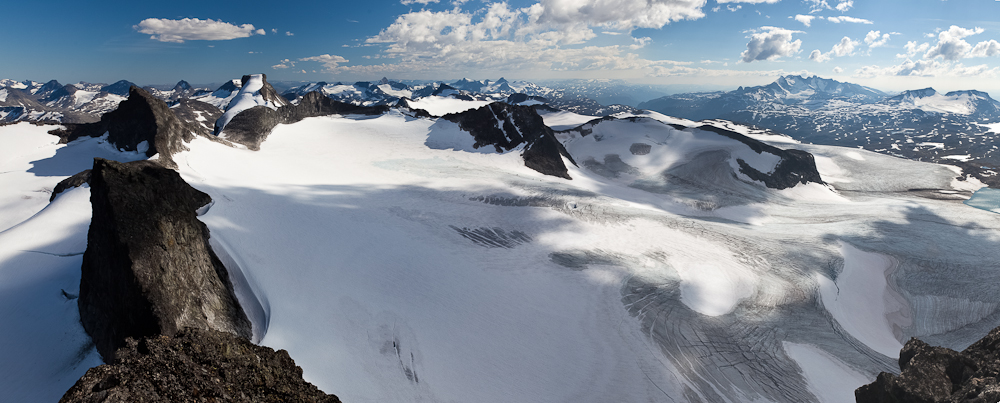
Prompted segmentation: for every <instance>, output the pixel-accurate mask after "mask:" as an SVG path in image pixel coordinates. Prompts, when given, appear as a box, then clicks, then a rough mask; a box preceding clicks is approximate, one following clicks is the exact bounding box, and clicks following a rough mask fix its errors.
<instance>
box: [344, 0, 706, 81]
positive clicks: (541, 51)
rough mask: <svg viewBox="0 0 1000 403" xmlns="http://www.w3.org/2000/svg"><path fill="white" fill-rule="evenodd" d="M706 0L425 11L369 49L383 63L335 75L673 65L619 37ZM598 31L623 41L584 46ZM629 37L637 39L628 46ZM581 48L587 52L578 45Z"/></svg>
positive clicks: (555, 1)
mask: <svg viewBox="0 0 1000 403" xmlns="http://www.w3.org/2000/svg"><path fill="white" fill-rule="evenodd" d="M706 2H707V0H584V1H579V0H540V1H539V2H538V3H535V4H532V5H530V6H528V7H524V8H511V7H510V6H509V5H508V4H507V3H503V2H502V3H492V4H487V5H485V6H484V8H482V9H479V10H470V11H465V10H463V9H461V8H458V7H456V8H453V9H451V10H445V11H430V10H420V11H414V12H410V13H407V14H403V15H400V16H399V17H397V18H396V20H395V21H394V22H393V23H392V24H391V25H389V26H388V27H386V28H384V29H382V30H381V31H380V32H379V33H378V34H377V35H375V36H372V37H369V38H367V39H366V40H365V44H366V45H370V46H371V45H377V46H382V47H383V50H382V58H384V59H390V60H393V62H387V63H384V64H381V65H365V66H359V65H355V66H345V65H343V63H346V62H343V63H335V64H332V65H331V66H328V68H327V71H330V72H348V73H356V74H358V75H361V74H375V73H386V72H408V73H413V72H452V71H455V70H456V69H462V70H466V71H468V70H498V69H505V70H514V69H517V70H522V71H526V70H535V71H538V70H544V71H560V70H640V71H644V72H646V73H648V72H651V71H652V69H651V68H652V67H653V66H662V65H666V64H670V62H669V61H665V60H647V59H643V58H641V57H639V56H638V55H636V54H633V53H629V51H630V50H633V49H638V48H641V47H643V46H645V45H647V44H648V43H650V41H651V40H650V39H649V38H645V37H643V38H632V37H631V36H627V37H626V36H624V35H616V34H626V33H630V32H631V31H632V30H634V29H636V28H661V27H663V26H664V25H666V24H668V23H670V22H672V21H678V20H683V19H697V18H701V17H703V16H704V13H703V12H702V7H704V5H705V3H706ZM595 28H599V29H596V31H597V32H602V33H606V34H608V35H611V36H610V37H606V38H609V39H610V38H613V37H615V36H619V37H621V39H620V40H616V41H618V42H619V44H617V45H611V46H587V44H586V42H587V41H589V40H591V39H593V38H595V37H596V36H597V33H595ZM626 38H630V39H632V41H631V43H629V41H627V39H626ZM576 45H582V46H576Z"/></svg>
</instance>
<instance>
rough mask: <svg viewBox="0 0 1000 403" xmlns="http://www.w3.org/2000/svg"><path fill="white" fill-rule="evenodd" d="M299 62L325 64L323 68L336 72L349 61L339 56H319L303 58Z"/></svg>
mask: <svg viewBox="0 0 1000 403" xmlns="http://www.w3.org/2000/svg"><path fill="white" fill-rule="evenodd" d="M285 60H288V59H285ZM299 61H300V62H320V63H322V64H323V67H326V69H327V70H335V69H336V68H337V67H339V66H340V65H341V64H343V63H347V62H348V61H349V60H347V59H345V58H344V57H342V56H337V55H319V56H311V57H303V58H301V59H299Z"/></svg>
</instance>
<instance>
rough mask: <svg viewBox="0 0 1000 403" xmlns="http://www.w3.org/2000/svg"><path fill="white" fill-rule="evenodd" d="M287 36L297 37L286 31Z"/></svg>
mask: <svg viewBox="0 0 1000 403" xmlns="http://www.w3.org/2000/svg"><path fill="white" fill-rule="evenodd" d="M285 36H295V34H293V33H291V32H289V31H285Z"/></svg>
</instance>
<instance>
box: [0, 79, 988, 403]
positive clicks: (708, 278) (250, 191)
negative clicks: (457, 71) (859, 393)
mask: <svg viewBox="0 0 1000 403" xmlns="http://www.w3.org/2000/svg"><path fill="white" fill-rule="evenodd" d="M240 81H241V83H240V84H242V85H241V86H239V88H238V89H236V90H235V91H232V92H235V93H236V95H234V98H232V99H233V101H232V102H230V104H231V105H232V107H231V108H230V109H231V110H232V108H235V107H237V106H240V105H243V103H244V102H250V101H253V104H254V105H255V106H254V107H251V108H248V109H244V110H243V111H242V112H240V113H237V114H236V116H235V117H234V121H235V119H241V116H246V115H251V114H253V112H251V111H254V110H257V111H262V110H266V111H270V112H265V114H266V113H275V114H278V115H281V114H282V113H292V112H295V113H297V115H296V118H294V119H288V120H282V121H281V122H279V123H277V124H275V125H274V126H272V127H271V128H268V129H267V130H268V131H269V132H268V134H267V135H266V136H264V137H266V139H265V140H263V142H262V143H260V144H259V147H258V150H256V151H252V150H249V149H247V148H245V147H239V146H233V144H231V143H229V142H228V141H226V139H225V138H222V139H220V138H216V137H215V136H212V135H210V134H207V133H205V132H203V131H202V132H197V133H194V134H195V135H194V136H192V137H189V138H188V139H187V140H185V141H184V142H183V144H179V146H177V147H173V148H172V150H171V151H170V152H169V153H168V154H167V155H166V156H154V157H153V158H152V160H153V161H157V160H160V159H162V158H169V159H170V160H171V161H173V162H174V163H175V164H176V165H175V167H176V170H177V171H178V172H179V173H180V175H181V177H182V178H183V179H184V180H185V181H186V182H188V183H189V184H190V185H191V186H193V187H195V188H196V189H198V190H200V191H202V192H205V193H207V194H208V195H209V196H211V198H212V200H213V203H212V204H210V205H208V206H206V208H204V209H202V211H201V212H200V216H199V220H200V221H202V222H204V223H205V224H206V225H207V226H208V228H209V229H210V231H211V238H210V242H211V246H212V249H213V250H214V252H215V254H216V255H217V256H218V258H219V260H221V261H222V262H223V263H224V264H225V266H226V268H227V270H228V271H229V272H230V273H238V274H239V275H240V276H241V277H240V279H241V280H240V281H233V283H234V287H236V288H237V290H236V295H238V296H240V303H241V304H243V305H244V306H252V307H256V308H259V309H256V310H254V314H253V315H250V316H252V318H250V319H251V321H252V322H253V326H254V335H255V339H258V338H259V343H260V344H262V345H265V346H268V347H272V348H275V349H284V350H286V351H287V352H288V353H289V355H290V356H291V357H293V358H294V359H295V362H296V364H298V365H299V366H301V368H302V370H303V373H304V377H305V379H306V380H308V381H309V382H312V383H314V384H316V385H317V386H318V387H320V389H322V390H323V391H326V392H329V393H335V394H336V395H338V396H339V397H340V398H342V399H343V400H344V401H357V402H365V401H370V402H376V401H377V402H386V401H390V402H393V401H400V402H403V401H407V402H409V401H429V402H451V401H475V402H493V401H580V402H590V401H593V402H608V401H627V402H632V401H664V400H667V401H689V402H694V401H702V402H704V401H711V402H746V401H772V402H842V401H851V400H852V399H853V391H854V389H855V388H857V387H858V386H861V385H863V384H866V383H869V382H871V381H872V380H873V379H874V377H875V375H876V374H878V373H879V372H880V371H889V372H893V371H895V370H896V365H897V364H896V363H897V358H898V356H899V350H900V348H901V347H902V345H903V342H905V341H906V340H908V339H909V338H910V337H920V338H921V339H924V340H925V341H928V342H930V343H932V344H935V345H945V346H949V347H952V348H962V347H964V346H967V345H968V344H969V343H971V342H972V341H975V340H977V339H979V338H980V337H982V335H984V334H986V333H987V332H988V331H989V329H992V328H993V327H995V326H996V324H997V323H996V317H997V315H998V309H1000V285H998V284H997V282H995V281H990V279H991V278H992V276H993V275H994V273H995V272H996V271H997V270H1000V263H998V262H1000V244H998V241H997V240H998V239H1000V224H998V222H1000V221H998V220H996V216H995V215H994V213H992V212H989V211H986V210H982V209H977V208H973V207H970V206H968V205H966V204H963V200H965V199H967V198H968V197H969V196H970V194H971V192H972V191H974V190H976V189H978V188H980V187H982V184H980V183H978V182H977V181H976V180H975V179H973V178H969V177H968V173H966V172H962V170H961V169H959V168H956V167H953V166H944V165H938V164H933V163H926V162H918V161H911V160H905V159H901V158H897V157H893V156H888V155H883V154H878V153H874V152H870V151H865V150H859V149H856V148H848V147H835V146H826V145H812V144H804V143H800V142H798V141H796V140H794V139H792V138H790V137H788V136H783V135H777V134H775V133H773V132H769V131H766V130H761V129H756V128H752V127H747V126H743V125H740V124H736V123H733V122H729V121H723V120H714V121H704V122H695V121H691V120H687V119H683V118H675V117H670V116H666V115H663V114H660V113H656V112H638V113H621V114H617V115H614V116H608V117H604V118H595V117H594V116H586V115H581V114H576V113H573V112H571V111H566V110H556V109H552V108H545V107H541V106H539V107H537V109H533V108H529V107H523V106H520V107H515V106H512V105H509V104H506V103H489V104H486V105H478V104H476V103H477V102H483V101H477V100H463V99H458V98H447V99H448V101H449V103H448V104H442V105H440V107H441V112H447V113H445V114H444V115H443V117H434V116H427V114H421V113H420V112H419V111H416V110H414V109H411V108H408V107H406V106H405V105H404V106H399V107H393V108H389V107H384V106H383V107H380V108H368V109H363V110H364V111H365V114H364V115H361V114H352V113H351V112H349V111H348V109H347V108H348V107H350V108H359V109H356V110H361V109H360V108H362V107H359V106H355V105H349V104H343V103H334V102H336V101H333V100H331V99H329V98H327V97H325V96H323V95H322V94H319V93H313V94H311V95H307V97H305V98H303V99H301V100H300V103H299V104H298V105H294V106H282V107H280V108H278V110H277V111H274V110H272V109H271V108H268V107H267V106H266V105H264V106H261V105H260V103H259V102H258V101H259V100H258V99H257V97H260V98H261V99H263V100H264V103H265V104H266V102H269V99H268V98H270V97H271V95H265V94H264V93H262V90H263V89H264V88H266V87H265V86H264V85H263V84H264V83H265V82H266V81H265V80H264V77H263V76H260V77H259V81H260V83H257V82H256V81H258V77H255V76H247V77H246V78H245V79H243V80H240ZM258 84H260V85H258ZM233 86H234V87H236V84H235V83H234V84H233ZM258 87H259V88H258ZM140 91H141V90H140ZM459 91H462V90H459ZM264 92H266V91H264ZM441 98H445V97H441ZM414 102H418V101H414ZM147 104H157V105H159V104H160V103H159V102H153V101H152V100H148V102H147ZM180 107H181V106H177V107H176V108H180ZM300 108H301V109H302V110H300ZM338 108H339V109H338ZM306 109H308V110H306ZM156 110H157V112H156V113H159V114H168V113H173V112H168V111H173V110H174V109H167V108H165V107H160V108H158V109H156ZM283 111H288V112H283ZM323 111H328V112H327V113H323V114H322V115H323V116H318V115H321V113H320V112H323ZM335 111H336V112H335ZM535 111H537V114H536V112H535ZM373 113H374V114H373ZM175 115H178V116H180V114H175ZM188 116H201V114H198V113H191V114H190V115H188ZM177 118H178V119H179V117H177ZM188 119H190V118H188ZM189 123H195V122H191V121H190V120H189V121H188V122H186V123H185V124H189ZM57 127H58V126H54V125H49V126H36V125H30V124H27V123H18V124H13V125H7V126H0V172H5V174H3V175H0V204H2V205H4V206H5V207H4V209H2V210H0V278H2V279H3V284H2V285H3V286H2V287H0V323H4V331H2V332H0V342H2V343H3V345H4V346H5V348H4V349H2V350H0V364H2V365H0V375H3V376H0V391H3V394H4V396H5V398H7V399H11V400H16V401H25V402H35V401H55V400H58V398H59V396H61V394H62V393H63V392H64V391H65V390H67V389H68V388H69V386H70V385H72V384H73V382H74V381H75V380H76V379H77V378H78V377H79V376H80V375H82V374H83V373H84V372H85V371H86V370H87V368H89V367H91V366H94V365H97V364H99V363H100V358H99V355H98V353H97V352H96V351H95V349H94V347H93V343H92V342H91V341H90V339H89V336H88V335H87V333H85V332H84V330H83V328H82V327H81V325H80V316H79V314H78V311H77V296H78V295H79V284H80V268H81V264H82V259H83V257H82V253H83V251H84V250H85V249H86V247H87V245H86V244H87V235H86V234H87V231H88V226H89V224H90V217H91V215H90V214H91V206H90V188H89V186H88V185H86V184H83V185H81V186H79V187H69V188H68V189H67V190H65V191H63V192H62V193H60V194H58V196H55V197H54V198H53V200H52V201H51V202H49V198H50V193H51V192H52V191H53V189H54V187H55V186H56V184H57V183H59V182H60V181H61V180H63V179H65V178H67V177H69V176H70V175H73V174H76V173H77V172H80V171H82V170H84V169H87V168H90V167H91V165H92V164H93V162H92V161H93V157H102V158H109V159H115V160H120V161H128V160H136V159H145V158H146V155H145V154H141V153H137V152H125V151H121V150H120V147H119V144H116V143H114V141H116V140H114V139H113V138H112V137H109V136H107V135H105V136H101V135H100V134H95V135H96V136H97V137H89V136H84V137H80V138H78V139H76V140H73V141H70V142H69V143H66V144H59V138H57V137H56V136H53V135H51V134H48V133H47V132H48V131H49V130H52V129H55V128H57ZM123 127H124V124H123ZM178 127H181V126H178ZM183 127H187V126H183ZM157 133H160V132H157ZM184 134H185V133H181V132H178V133H175V134H173V136H174V138H173V140H170V139H164V141H167V142H171V141H176V139H177V138H180V137H178V136H181V135H184ZM157 136H160V134H157ZM536 147H547V148H553V149H554V150H555V151H556V153H555V154H552V153H548V152H544V153H543V154H544V155H545V156H547V157H546V158H550V159H549V162H552V161H555V160H553V159H551V158H553V156H554V158H555V159H557V160H558V161H559V162H561V163H562V165H563V167H564V169H565V172H566V175H565V176H563V175H557V174H553V173H546V172H545V170H544V169H538V168H537V166H536V167H533V166H532V164H531V163H529V160H530V159H532V158H533V157H531V153H530V152H531V150H533V149H535V148H536ZM560 147H561V148H562V150H563V151H564V152H565V154H564V153H563V151H560ZM956 177H961V178H962V179H964V180H956V179H955V178H956ZM168 227H169V225H168V224H167V223H164V225H163V226H161V228H162V229H163V230H164V231H167V230H169V228H168ZM164 247H168V246H164ZM258 336H259V337H258Z"/></svg>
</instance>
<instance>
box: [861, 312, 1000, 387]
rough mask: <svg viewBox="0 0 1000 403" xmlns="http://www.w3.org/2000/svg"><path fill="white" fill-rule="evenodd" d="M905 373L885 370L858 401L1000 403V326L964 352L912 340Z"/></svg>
mask: <svg viewBox="0 0 1000 403" xmlns="http://www.w3.org/2000/svg"><path fill="white" fill-rule="evenodd" d="M899 369H900V370H901V372H900V374H899V375H894V374H890V373H887V372H883V373H881V374H879V375H878V378H877V379H876V380H875V382H872V383H870V384H868V385H865V386H862V387H860V388H858V390H856V391H855V392H854V394H855V397H856V398H857V401H858V403H895V402H900V403H909V402H913V403H945V402H947V403H958V402H968V403H973V402H975V403H979V402H982V403H995V402H998V401H1000V379H998V378H1000V327H998V328H996V329H993V331H991V332H990V333H989V334H988V335H986V337H984V338H982V339H980V340H979V341H977V342H975V343H973V344H972V345H971V346H969V347H968V348H966V349H965V350H962V351H955V350H952V349H949V348H944V347H933V346H931V345H929V344H927V343H924V342H922V341H920V340H918V339H915V338H914V339H910V341H908V342H907V343H906V345H905V346H903V349H902V350H901V351H900V353H899Z"/></svg>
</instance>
